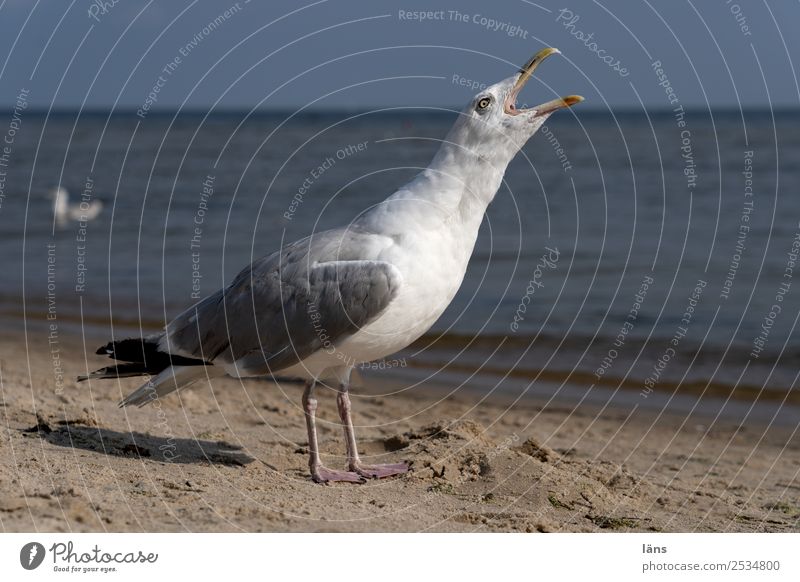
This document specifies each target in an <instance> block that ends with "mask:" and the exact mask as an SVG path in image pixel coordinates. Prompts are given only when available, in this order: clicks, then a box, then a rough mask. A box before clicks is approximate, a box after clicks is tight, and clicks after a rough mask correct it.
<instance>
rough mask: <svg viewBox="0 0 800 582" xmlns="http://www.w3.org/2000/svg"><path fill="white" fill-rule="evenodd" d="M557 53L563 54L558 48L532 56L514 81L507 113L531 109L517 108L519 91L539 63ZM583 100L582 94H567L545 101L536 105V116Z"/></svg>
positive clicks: (507, 104) (507, 102)
mask: <svg viewBox="0 0 800 582" xmlns="http://www.w3.org/2000/svg"><path fill="white" fill-rule="evenodd" d="M555 54H561V53H560V51H559V50H558V49H557V48H546V49H542V50H540V51H539V52H538V53H536V54H535V55H533V57H531V59H530V60H529V61H528V62H527V63H525V64H524V65H523V66H522V67H521V68H520V70H519V77H518V78H517V82H516V83H514V87H513V88H512V89H511V91H509V93H508V97H506V103H505V111H506V113H508V114H510V115H517V114H519V113H521V112H523V111H529V110H527V109H522V110H520V109H517V108H516V100H517V95H519V92H520V91H521V90H522V87H524V86H525V83H527V82H528V79H530V78H531V77H532V76H533V72H534V71H535V70H536V68H537V67H538V66H539V64H540V63H541V62H542V61H543V60H545V59H546V58H547V57H549V56H550V55H555ZM581 101H583V97H581V96H580V95H567V96H566V97H560V98H558V99H553V100H552V101H548V102H547V103H543V104H541V105H539V106H538V107H534V108H533V110H534V111H535V112H536V116H537V117H538V116H539V115H545V114H547V113H552V112H553V111H556V110H557V109H563V108H565V107H571V106H572V105H575V104H576V103H580V102H581Z"/></svg>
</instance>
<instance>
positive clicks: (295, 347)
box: [162, 241, 402, 375]
mask: <svg viewBox="0 0 800 582" xmlns="http://www.w3.org/2000/svg"><path fill="white" fill-rule="evenodd" d="M340 248H341V247H340ZM315 250H316V253H315ZM315 254H317V255H319V254H320V252H319V249H318V248H317V249H315V248H314V246H313V245H312V244H310V243H309V242H308V241H301V243H297V244H295V245H291V246H290V247H287V248H285V249H283V250H282V251H280V252H278V253H275V254H274V255H271V256H269V257H266V258H264V259H260V260H259V261H256V262H255V263H253V264H252V265H251V266H250V267H248V268H247V269H245V270H244V271H242V272H241V273H240V274H239V275H238V276H237V277H236V279H235V280H234V281H233V283H231V285H229V286H228V287H226V288H225V289H222V290H220V291H218V292H217V293H215V294H213V295H211V296H209V297H207V298H206V299H204V300H203V301H201V302H200V303H198V304H197V305H195V306H194V307H192V308H190V309H188V310H187V311H185V312H184V313H182V314H181V315H179V316H178V317H177V318H176V319H174V320H173V321H172V322H170V324H169V325H168V326H167V329H166V334H165V339H164V340H163V341H164V342H165V343H166V346H163V345H162V349H166V350H167V351H168V352H169V353H172V354H177V355H183V356H187V357H195V358H201V359H203V360H205V361H210V362H212V363H214V362H216V363H224V364H234V363H235V364H236V367H237V369H238V371H239V373H240V374H244V373H246V374H247V375H261V374H270V373H274V372H277V371H279V370H281V369H284V368H287V367H289V366H292V365H294V364H296V363H298V362H299V361H301V360H303V359H304V358H306V357H308V356H309V355H311V354H312V353H314V352H315V351H317V350H319V349H321V348H323V347H325V348H327V347H328V346H329V345H334V346H335V345H336V344H337V342H340V341H341V340H343V339H345V338H346V337H349V336H350V335H352V334H353V333H355V332H356V331H358V330H359V329H360V328H362V327H363V326H365V325H366V324H368V323H370V322H371V321H373V320H374V319H376V318H377V317H378V316H379V315H380V314H381V313H382V312H383V311H384V310H385V309H386V307H387V306H388V305H389V303H391V301H392V300H393V299H394V297H395V296H396V294H397V292H398V290H399V288H400V285H401V284H402V276H401V274H400V272H399V270H398V269H397V268H396V267H394V266H393V265H392V264H390V263H387V262H384V261H370V260H334V261H328V262H316V261H315V260H314V255H315ZM322 254H323V255H324V254H325V253H322Z"/></svg>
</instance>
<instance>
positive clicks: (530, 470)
mask: <svg viewBox="0 0 800 582" xmlns="http://www.w3.org/2000/svg"><path fill="white" fill-rule="evenodd" d="M96 343H102V342H97V341H96V340H93V341H88V340H87V341H86V348H85V349H84V340H83V338H81V337H80V336H76V337H64V336H63V335H62V336H61V337H60V338H59V344H58V348H59V350H60V351H59V356H60V364H61V366H62V367H63V369H64V372H65V378H64V382H63V385H57V381H56V377H55V375H54V372H53V357H52V355H51V353H50V351H49V349H48V345H47V341H46V336H45V333H44V332H41V331H36V332H31V333H30V334H29V338H28V340H27V348H26V340H25V338H24V337H22V336H20V335H18V334H13V333H12V334H10V335H6V336H5V338H3V339H2V340H0V381H1V382H2V394H1V396H2V400H1V401H0V418H2V429H1V430H2V439H0V465H1V466H0V526H2V529H3V531H56V532H63V531H80V532H83V531H112V532H121V531H125V532H127V531H134V532H177V531H267V532H284V531H350V532H360V531H392V532H396V531H461V532H467V531H469V532H471V531H482V532H485V531H490V532H495V531H496V532H560V531H578V532H593V531H617V532H619V531H681V532H690V531H722V532H739V531H749V532H752V531H800V479H799V478H798V472H800V455H798V449H800V439H798V438H797V435H796V433H795V432H794V431H793V429H792V427H773V428H771V429H769V430H766V429H765V427H764V426H757V425H750V424H748V425H747V426H736V425H733V424H731V423H726V422H724V421H717V422H713V423H712V422H711V420H710V419H707V418H703V417H699V416H696V417H691V418H687V417H685V416H672V415H668V414H663V415H661V416H660V417H659V416H658V414H657V413H656V412H643V411H641V410H637V411H636V412H635V413H633V414H630V413H628V412H625V411H619V410H616V411H615V410H609V409H606V410H598V409H597V408H588V407H585V406H574V405H572V404H564V403H544V402H537V401H536V400H535V399H533V398H531V397H526V398H525V399H524V401H521V402H518V403H516V404H514V405H513V406H511V407H509V402H507V401H505V402H504V401H503V399H502V398H497V397H493V398H490V399H485V398H484V396H485V395H484V394H481V393H477V392H471V391H468V390H464V389H461V390H458V391H455V394H449V393H450V392H453V390H451V389H450V388H451V387H449V386H438V385H433V384H426V385H422V386H417V387H414V388H412V389H407V390H404V389H403V385H402V383H400V382H398V381H397V380H396V379H395V380H393V379H392V378H391V375H389V374H383V375H382V376H380V377H378V378H374V377H371V378H370V379H369V380H368V381H367V382H366V385H365V386H362V387H359V388H358V389H356V390H355V394H354V398H353V401H354V410H355V418H356V423H357V424H358V425H359V426H358V429H357V430H358V433H359V439H360V450H361V452H362V454H363V455H364V456H365V457H366V458H367V459H368V460H369V461H374V462H390V461H397V460H401V459H406V460H409V461H411V462H412V463H413V472H412V473H410V474H408V475H406V476H403V477H399V478H393V479H385V480H380V481H370V482H368V483H366V484H364V485H351V484H335V485H317V484H314V483H312V482H311V480H310V479H309V477H308V472H307V458H306V454H305V447H306V436H305V428H304V421H303V414H302V411H301V409H300V406H299V401H300V394H301V391H302V388H301V386H299V385H297V384H292V383H286V384H281V385H277V384H275V383H272V382H267V381H263V380H247V381H239V380H234V379H228V378H224V379H215V380H213V382H212V383H211V384H209V383H208V382H201V383H198V384H197V385H195V386H194V387H192V388H191V389H188V390H185V391H183V392H182V393H181V394H180V395H175V394H173V395H171V396H170V397H168V398H164V399H162V400H160V401H159V402H158V406H157V407H153V406H149V407H146V408H142V409H125V410H121V409H118V408H117V402H118V401H119V399H120V398H121V396H122V395H123V394H125V393H127V392H129V391H131V390H133V389H134V388H135V387H137V386H138V384H139V383H140V381H139V380H137V379H128V380H121V381H102V382H101V381H97V382H92V383H80V384H79V383H77V382H75V381H74V377H75V376H77V375H78V374H80V373H85V371H86V369H87V367H88V368H89V369H94V368H96V367H99V366H101V365H104V362H105V360H104V359H103V358H100V357H99V356H95V355H94V348H95V347H96V345H95V344H96ZM85 354H88V355H85ZM319 392H320V417H321V418H322V422H321V425H322V426H321V427H320V438H321V447H322V449H323V454H324V455H325V460H326V462H327V463H329V464H330V465H331V466H337V467H338V466H341V465H342V464H343V459H342V454H343V451H344V441H343V438H342V435H341V430H340V427H339V426H337V425H336V419H337V417H336V412H335V411H336V408H335V402H334V396H333V392H332V391H331V390H330V389H327V388H321V389H320V391H319Z"/></svg>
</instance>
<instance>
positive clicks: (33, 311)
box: [0, 108, 800, 425]
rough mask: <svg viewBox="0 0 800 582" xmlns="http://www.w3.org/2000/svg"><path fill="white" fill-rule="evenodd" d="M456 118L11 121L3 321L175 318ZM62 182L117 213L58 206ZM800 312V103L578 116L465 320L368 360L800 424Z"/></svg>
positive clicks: (422, 147)
mask: <svg viewBox="0 0 800 582" xmlns="http://www.w3.org/2000/svg"><path fill="white" fill-rule="evenodd" d="M455 115H456V113H455V112H454V111H449V110H447V108H442V109H437V110H429V109H422V108H412V109H382V110H368V111H362V110H353V111H348V110H336V111H313V112H308V111H306V112H299V113H298V112H292V111H286V112H269V113H263V112H258V113H252V112H250V113H248V112H226V113H214V114H209V113H207V112H155V111H151V112H149V113H148V114H147V115H146V116H142V115H137V114H136V112H133V111H130V112H122V113H120V112H114V113H111V112H106V111H89V112H86V111H83V112H75V111H59V112H49V113H48V112H40V111H25V112H24V113H22V114H21V115H19V116H16V117H15V116H14V115H13V113H12V112H8V113H7V115H4V116H3V117H0V133H4V138H5V141H4V143H2V144H0V249H2V260H3V267H4V268H3V276H2V277H0V326H2V328H3V329H5V330H6V331H7V333H12V332H15V331H18V330H25V331H26V332H27V333H28V334H29V335H37V334H39V335H42V336H48V337H51V336H53V335H54V334H55V336H56V338H60V340H58V341H63V342H66V341H80V339H75V338H80V337H81V336H82V337H83V341H84V343H86V345H87V346H89V347H91V348H94V347H95V343H102V342H104V341H105V340H106V339H107V338H110V337H116V338H120V337H125V336H128V335H132V334H141V333H150V332H153V331H156V330H158V329H160V328H161V327H162V326H163V325H164V324H165V323H166V322H167V321H169V320H170V319H171V318H172V317H173V316H175V315H176V314H177V313H179V312H181V311H182V310H184V309H185V308H187V307H189V306H190V305H192V304H193V303H194V302H196V301H197V300H198V299H200V298H201V297H204V296H205V295H207V294H210V293H212V292H214V291H216V290H217V289H218V288H220V287H221V286H223V285H225V284H226V283H227V282H228V281H230V279H231V278H232V277H233V276H234V275H235V274H236V273H237V272H238V271H239V270H241V269H242V268H243V267H244V266H246V265H247V264H248V263H250V262H251V261H252V260H253V259H255V258H257V257H259V256H262V255H265V254H268V253H271V252H273V251H275V250H277V249H278V248H279V247H280V246H281V245H282V244H285V243H288V242H291V241H293V240H296V239H298V238H301V237H304V236H306V235H308V234H311V233H313V232H315V231H319V230H324V229H326V228H330V227H335V226H340V225H344V224H347V223H348V222H349V221H351V220H352V219H353V218H354V217H356V216H358V214H359V213H360V212H363V211H364V210H366V209H368V208H369V207H370V206H371V205H373V204H376V203H378V202H380V201H381V200H383V199H384V198H385V197H387V196H388V195H390V194H391V193H392V192H393V191H394V190H396V189H397V188H398V187H399V186H401V185H403V184H404V183H405V182H406V181H408V180H409V179H410V178H412V177H413V176H414V175H415V174H416V173H417V172H419V171H420V169H422V168H424V167H425V166H426V165H427V164H428V162H429V161H430V159H431V158H432V156H433V155H434V153H435V152H436V149H437V147H438V140H440V139H442V138H443V137H444V136H445V134H446V133H447V130H448V129H449V127H450V125H451V124H452V122H453V120H454V118H455ZM4 120H5V121H6V122H7V121H8V120H12V121H14V123H8V124H7V123H6V122H4ZM9 142H10V143H9ZM58 185H61V186H63V187H65V188H66V189H67V190H68V191H69V193H70V200H71V203H72V204H76V205H80V204H81V203H84V204H89V203H91V202H94V201H97V200H99V201H101V202H102V204H103V208H102V211H101V212H100V214H99V216H98V217H97V218H96V219H94V220H91V221H80V220H78V221H67V222H66V223H63V222H58V221H56V220H55V219H54V211H53V202H52V198H51V197H50V193H51V191H52V189H53V188H55V187H56V186H58ZM428 252H431V253H436V252H437V249H435V248H431V249H429V251H428ZM798 316H800V111H786V110H783V111H771V110H743V111H741V110H705V111H700V110H698V111H678V112H676V111H670V110H659V111H652V112H641V111H638V112H633V111H613V110H612V111H592V110H587V109H581V108H575V109H573V110H571V111H570V112H560V113H558V114H556V115H553V116H552V117H551V118H550V119H548V121H547V123H546V126H545V127H543V128H542V129H541V130H540V131H539V133H538V134H537V135H536V136H534V138H533V139H531V141H530V142H529V143H528V144H527V145H526V146H525V147H524V148H523V150H522V152H521V153H520V154H519V155H518V156H517V157H516V159H515V160H514V161H513V162H512V163H511V164H510V166H509V167H508V170H507V172H506V176H505V181H504V183H503V185H502V187H501V189H500V191H499V192H498V194H497V196H496V198H495V200H494V202H493V203H492V204H491V206H490V207H489V209H488V212H487V213H486V216H485V219H484V222H483V225H482V228H481V231H480V235H479V238H478V241H477V244H476V247H475V250H474V253H473V256H472V260H471V262H470V265H469V269H468V271H467V275H466V278H465V280H464V283H463V285H462V287H461V290H460V291H459V293H458V295H457V296H456V298H455V300H454V301H453V303H452V304H451V305H450V307H449V308H448V310H447V311H446V313H445V314H444V315H443V317H442V318H441V319H440V320H439V321H438V322H437V323H436V324H435V325H434V327H433V328H432V329H431V330H430V332H429V333H428V334H426V335H425V336H424V337H423V338H421V339H420V340H419V341H417V342H416V343H415V344H414V345H412V346H410V347H409V348H408V349H406V350H404V351H403V352H401V353H399V354H397V355H395V356H392V357H391V358H390V359H387V360H386V361H382V362H374V363H372V364H371V365H368V366H363V369H362V370H361V372H362V373H363V374H364V375H365V376H371V377H373V378H374V379H375V380H376V381H379V380H380V378H381V377H385V378H391V379H392V381H396V380H398V379H400V380H402V381H404V382H407V383H409V385H416V386H418V385H421V384H422V383H440V384H441V385H443V386H451V387H452V388H453V390H456V389H459V388H461V387H470V388H474V389H477V390H479V391H481V392H482V393H485V394H486V395H487V397H488V396H492V395H503V396H504V397H506V398H511V399H512V400H519V399H525V398H538V399H540V400H541V399H544V400H546V401H547V402H551V401H570V402H574V403H576V404H586V405H592V406H595V407H606V406H610V405H613V406H626V407H628V408H629V409H631V410H635V409H639V408H646V409H657V410H663V411H672V412H679V413H681V414H684V413H685V414H689V413H693V412H697V411H702V412H704V413H705V414H712V415H716V416H722V417H725V418H735V419H740V420H742V421H745V420H747V419H751V418H758V419H760V420H761V421H764V422H775V423H782V424H786V423H789V424H795V425H796V424H797V423H798V421H799V420H800V414H798V410H800V390H799V389H798V386H797V384H798V374H800V330H798ZM54 330H55V332H54ZM87 349H88V347H87Z"/></svg>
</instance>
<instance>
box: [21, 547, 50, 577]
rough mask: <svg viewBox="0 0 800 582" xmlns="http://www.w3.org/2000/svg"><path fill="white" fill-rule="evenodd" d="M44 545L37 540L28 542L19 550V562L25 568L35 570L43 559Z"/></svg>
mask: <svg viewBox="0 0 800 582" xmlns="http://www.w3.org/2000/svg"><path fill="white" fill-rule="evenodd" d="M44 554H45V551H44V546H43V545H42V544H40V543H39V542H30V543H27V544H25V545H24V546H22V549H21V550H20V551H19V563H20V564H22V567H23V568H25V569H26V570H35V569H36V568H38V567H39V566H41V565H42V562H43V561H44Z"/></svg>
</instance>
